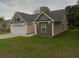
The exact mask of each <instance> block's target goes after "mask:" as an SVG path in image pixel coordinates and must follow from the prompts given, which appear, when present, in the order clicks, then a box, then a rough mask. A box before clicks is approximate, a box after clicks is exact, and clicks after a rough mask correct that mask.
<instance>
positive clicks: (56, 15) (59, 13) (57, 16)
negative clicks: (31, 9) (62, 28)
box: [17, 9, 65, 22]
mask: <svg viewBox="0 0 79 59" xmlns="http://www.w3.org/2000/svg"><path fill="white" fill-rule="evenodd" d="M17 13H18V14H19V15H20V16H21V17H22V18H23V19H24V20H25V21H26V22H33V21H34V20H35V19H36V18H37V17H38V16H39V13H38V14H32V15H30V14H25V13H21V12H17ZM47 15H48V16H49V17H51V18H52V19H53V20H55V21H62V20H63V17H64V15H65V10H64V9H63V10H56V11H50V12H48V13H47Z"/></svg>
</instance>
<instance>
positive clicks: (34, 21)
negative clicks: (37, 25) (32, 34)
mask: <svg viewBox="0 0 79 59" xmlns="http://www.w3.org/2000/svg"><path fill="white" fill-rule="evenodd" d="M42 14H44V15H45V16H46V17H48V18H49V19H51V21H54V20H53V19H52V18H51V17H49V16H48V15H47V14H46V13H44V12H41V13H40V14H39V16H38V17H37V18H36V19H35V20H34V22H35V21H36V20H37V19H38V18H39V17H40V16H41V15H42Z"/></svg>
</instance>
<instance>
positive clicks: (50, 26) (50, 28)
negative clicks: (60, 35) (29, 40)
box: [37, 22, 52, 36]
mask: <svg viewBox="0 0 79 59" xmlns="http://www.w3.org/2000/svg"><path fill="white" fill-rule="evenodd" d="M44 23H45V22H44ZM41 24H42V23H39V24H37V35H38V36H52V23H46V30H47V32H46V33H42V32H41Z"/></svg>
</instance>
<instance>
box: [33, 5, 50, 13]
mask: <svg viewBox="0 0 79 59" xmlns="http://www.w3.org/2000/svg"><path fill="white" fill-rule="evenodd" d="M42 11H43V12H45V13H48V12H49V11H50V9H49V8H48V7H46V6H41V7H40V8H38V9H36V10H35V11H34V13H40V12H42Z"/></svg>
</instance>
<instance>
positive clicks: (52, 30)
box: [52, 22, 54, 36]
mask: <svg viewBox="0 0 79 59" xmlns="http://www.w3.org/2000/svg"><path fill="white" fill-rule="evenodd" d="M52 36H54V22H52Z"/></svg>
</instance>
